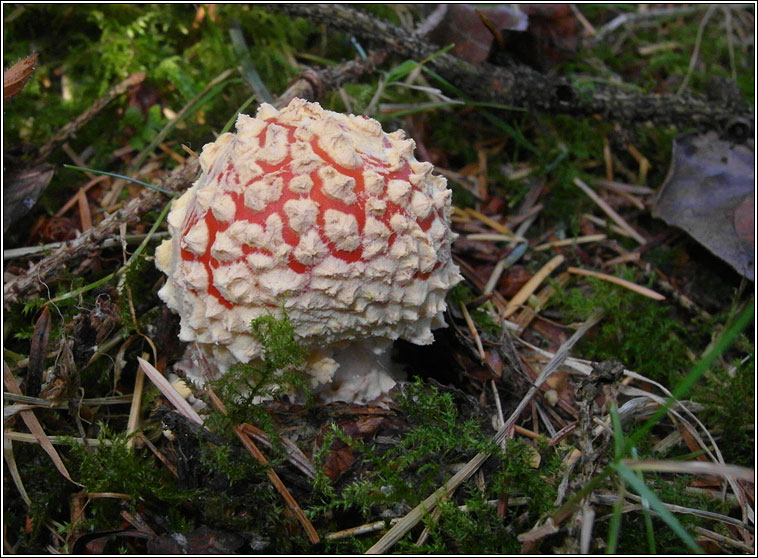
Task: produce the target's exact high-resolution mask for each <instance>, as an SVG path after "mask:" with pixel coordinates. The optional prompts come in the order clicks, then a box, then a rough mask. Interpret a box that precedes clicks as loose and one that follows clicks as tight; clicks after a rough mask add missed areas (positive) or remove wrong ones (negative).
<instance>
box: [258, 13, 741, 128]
mask: <svg viewBox="0 0 758 558" xmlns="http://www.w3.org/2000/svg"><path fill="white" fill-rule="evenodd" d="M270 9H275V10H280V11H282V12H284V13H287V14H289V15H292V16H299V17H304V18H306V19H308V20H309V21H312V22H314V23H323V24H326V25H327V26H328V27H329V28H331V29H334V30H337V31H343V32H345V33H350V34H352V35H355V36H358V37H361V38H362V39H363V40H366V41H369V42H371V43H373V44H375V45H377V46H379V47H380V48H383V49H386V50H389V51H391V52H393V53H395V54H398V55H400V56H405V57H408V58H413V59H416V60H422V59H424V58H426V57H428V56H430V55H432V54H434V53H435V52H437V51H438V50H439V47H437V46H435V45H432V44H430V43H429V42H427V41H425V40H424V39H422V38H421V37H419V36H418V35H414V34H409V33H408V32H407V31H405V30H404V29H401V28H399V27H397V26H395V25H392V24H391V23H388V22H386V21H383V20H380V19H377V18H375V17H373V16H371V15H369V14H366V13H364V12H361V11H360V10H357V9H355V8H351V7H348V6H345V5H341V4H276V5H271V6H270ZM427 65H428V66H429V67H430V68H431V69H432V70H434V71H435V72H437V73H438V74H440V75H441V76H442V77H444V78H445V79H446V80H448V81H450V82H451V83H453V84H454V85H455V86H456V87H458V88H459V89H461V90H462V91H463V92H464V93H465V94H466V95H468V96H469V97H470V98H471V99H472V100H476V101H486V102H497V103H501V104H506V105H511V106H515V107H520V108H525V109H527V110H531V111H538V112H547V113H551V114H557V113H563V114H571V115H574V116H590V115H595V114H600V115H601V116H602V117H603V118H605V119H606V120H609V121H613V122H619V123H625V124H632V123H643V122H653V123H654V124H657V125H674V126H677V127H680V128H697V129H704V130H705V129H708V130H715V131H718V132H720V133H727V134H729V135H730V136H731V137H733V138H738V139H740V138H744V137H748V136H752V134H753V114H752V112H751V111H750V109H749V108H748V107H747V106H745V105H743V104H742V103H739V102H738V103H735V102H733V101H731V100H730V97H729V96H728V95H724V96H719V95H714V98H708V99H706V98H703V97H699V96H695V95H689V94H687V95H654V94H640V93H637V92H634V91H629V90H627V89H623V88H620V87H616V86H609V85H593V86H592V87H591V88H589V87H588V88H587V89H586V90H583V91H581V90H579V89H578V88H577V87H576V86H575V85H574V84H573V83H571V81H569V80H568V79H566V78H559V77H553V76H546V75H544V74H541V73H539V72H537V71H535V70H532V69H531V68H528V67H525V66H520V65H515V64H514V65H513V66H509V67H507V68H506V67H501V66H494V65H492V64H486V63H485V64H481V65H478V66H474V65H472V64H469V63H468V62H466V61H464V60H461V59H459V58H456V57H455V56H452V55H449V54H442V55H438V56H435V57H434V58H432V59H431V60H429V61H428V62H427Z"/></svg>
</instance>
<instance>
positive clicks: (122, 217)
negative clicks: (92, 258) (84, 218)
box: [3, 159, 200, 308]
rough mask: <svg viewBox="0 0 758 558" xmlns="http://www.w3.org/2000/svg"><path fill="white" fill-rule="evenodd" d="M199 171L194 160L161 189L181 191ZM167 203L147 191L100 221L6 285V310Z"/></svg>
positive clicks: (171, 177)
mask: <svg viewBox="0 0 758 558" xmlns="http://www.w3.org/2000/svg"><path fill="white" fill-rule="evenodd" d="M199 169H200V165H199V163H198V161H197V159H194V160H190V161H188V163H187V165H186V166H184V167H180V168H178V169H176V170H175V171H174V172H172V173H171V174H170V175H169V176H168V177H166V178H165V179H164V180H163V181H162V182H161V185H162V186H163V188H165V189H167V190H171V191H178V190H181V189H182V188H184V187H185V186H186V185H188V184H189V183H190V182H192V180H194V178H195V176H196V175H197V172H198V170H199ZM164 203H165V195H164V194H161V193H159V192H156V191H154V190H146V191H143V192H142V193H141V194H140V195H139V196H138V197H136V198H133V199H132V200H130V201H129V202H128V203H127V204H126V205H125V206H124V207H122V208H121V209H119V210H118V211H115V212H114V213H112V214H111V215H109V216H108V217H106V218H105V219H103V220H102V221H100V222H99V223H98V224H97V225H95V226H94V227H92V228H91V229H90V230H88V231H86V232H84V233H82V234H81V235H79V236H78V237H77V238H76V239H74V240H72V241H70V242H68V243H65V244H63V245H62V246H61V247H60V248H58V250H56V251H55V252H54V253H53V254H51V255H49V256H47V257H46V258H43V259H42V260H40V261H39V262H37V263H35V264H33V265H31V266H30V267H29V269H28V270H26V272H25V273H24V274H23V275H18V276H15V277H11V278H9V279H8V280H6V282H5V285H3V293H4V300H3V303H4V305H5V307H6V308H7V307H8V306H10V305H11V304H14V303H16V302H18V300H19V299H20V298H28V297H32V296H34V295H35V294H36V293H37V292H39V291H40V290H41V289H42V288H43V286H44V284H45V283H46V282H47V281H50V280H52V279H53V278H54V276H55V275H56V274H57V273H59V272H60V271H62V270H65V269H67V268H69V266H70V265H71V261H72V260H74V259H77V258H80V257H82V256H83V255H85V254H86V253H88V252H89V251H90V250H92V249H93V247H95V246H97V245H98V244H99V243H100V242H101V241H102V240H103V239H105V238H106V237H109V236H110V235H112V234H113V233H114V232H115V231H116V229H118V226H119V225H120V224H121V223H124V222H126V223H134V222H137V221H139V218H140V217H141V215H142V214H143V213H145V212H147V211H150V210H152V209H153V208H155V207H157V206H159V205H160V204H164ZM81 272H82V270H79V273H81Z"/></svg>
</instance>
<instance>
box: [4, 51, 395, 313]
mask: <svg viewBox="0 0 758 558" xmlns="http://www.w3.org/2000/svg"><path fill="white" fill-rule="evenodd" d="M385 56H386V54H383V53H376V54H373V55H372V56H369V57H368V58H366V59H362V60H351V61H349V62H345V63H344V64H341V65H339V66H335V67H332V68H327V69H324V70H315V69H306V70H305V71H304V72H302V73H301V74H300V75H299V76H298V77H297V78H295V79H294V80H293V81H292V84H291V85H290V86H289V87H288V88H287V90H286V91H285V92H284V93H282V95H281V96H280V97H279V98H278V99H277V101H276V103H275V105H276V106H278V107H283V106H286V105H287V104H288V103H289V102H290V101H291V100H292V99H293V98H295V97H300V98H303V99H309V100H315V99H318V98H320V97H321V96H322V95H323V94H324V93H325V92H326V91H329V90H331V89H333V88H335V87H338V86H339V85H341V84H342V83H345V82H346V81H351V80H355V79H358V78H359V77H360V76H361V75H363V74H364V73H365V72H369V71H372V70H373V69H374V67H375V66H376V65H377V64H380V63H381V62H382V61H383V59H384V57H385ZM130 79H133V78H130ZM131 83H132V81H130V80H127V81H125V82H123V83H122V84H120V86H119V88H118V90H119V91H120V90H121V87H123V86H128V85H129V84H131ZM116 89H117V88H114V90H116ZM109 95H110V94H109ZM90 112H91V110H90V111H87V113H86V114H89V113H90ZM80 120H82V121H83V122H86V119H83V118H82V117H80V118H78V119H77V120H76V122H79V121H80ZM67 129H68V128H64V129H62V130H61V132H59V133H58V134H57V135H56V138H57V137H64V136H65V134H67V133H68V132H66V130H67ZM77 129H78V128H77ZM64 132H65V134H64ZM51 145H52V144H51ZM199 171H200V165H199V164H198V161H197V159H195V158H193V159H192V160H190V161H189V162H188V163H187V164H186V165H184V166H182V167H180V168H178V169H176V170H174V171H173V172H172V173H171V174H170V175H169V176H168V177H167V178H165V179H164V180H163V181H162V183H161V184H160V186H161V187H162V188H164V189H166V190H171V191H175V192H182V191H183V190H185V189H186V188H187V187H188V186H189V185H190V184H191V183H192V182H193V181H194V180H195V178H196V177H197V175H198V173H199ZM166 200H167V198H166V196H165V194H162V193H160V192H157V191H155V190H146V191H144V192H142V194H140V195H139V196H138V197H136V198H133V199H132V200H130V201H129V202H128V203H127V204H126V205H125V206H124V207H122V208H121V209H120V210H118V211H116V212H115V213H113V214H111V215H110V216H108V217H106V218H105V219H103V220H102V221H101V222H100V223H98V224H97V225H95V226H94V227H92V228H91V229H89V230H87V231H85V232H84V233H82V234H81V235H80V236H79V237H77V238H76V239H74V240H72V241H71V242H68V243H66V244H64V245H63V246H61V247H60V248H58V249H56V250H55V251H54V252H53V253H52V254H50V255H49V256H47V257H45V258H43V259H42V260H40V261H38V262H37V263H34V264H32V265H31V266H30V267H29V268H28V269H27V270H25V271H24V272H23V273H21V274H19V275H6V277H5V281H4V285H3V295H4V296H3V304H4V306H5V307H6V308H7V307H8V306H9V305H11V304H14V303H16V302H19V301H21V300H24V299H27V298H29V297H32V296H35V295H36V294H37V293H39V292H40V291H41V290H43V288H44V285H45V284H46V283H48V282H50V281H52V280H54V279H55V277H56V275H57V274H58V273H60V272H61V271H62V270H65V269H71V265H72V263H73V262H76V261H78V260H81V259H82V258H83V257H85V256H86V255H87V254H89V253H90V252H92V251H93V250H94V251H97V250H99V249H100V244H101V242H102V241H103V240H105V239H106V238H109V237H111V236H112V235H114V234H115V233H116V231H117V230H118V227H119V225H120V224H121V223H136V222H138V221H139V219H140V218H141V216H142V215H144V214H145V213H147V212H149V211H151V210H153V209H155V208H156V207H159V206H160V205H161V204H163V203H166ZM84 271H85V270H84V269H82V268H80V269H78V270H77V272H78V273H82V272H84Z"/></svg>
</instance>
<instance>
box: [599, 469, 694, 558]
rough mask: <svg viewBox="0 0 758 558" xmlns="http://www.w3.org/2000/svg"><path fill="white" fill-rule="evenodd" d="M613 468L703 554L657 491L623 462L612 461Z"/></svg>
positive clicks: (687, 541)
mask: <svg viewBox="0 0 758 558" xmlns="http://www.w3.org/2000/svg"><path fill="white" fill-rule="evenodd" d="M611 468H613V469H614V470H615V471H616V472H617V473H618V474H619V475H621V477H622V478H623V479H624V480H625V481H626V482H627V484H628V485H629V486H631V487H632V488H633V489H634V491H635V492H637V494H639V495H640V497H641V498H643V499H644V500H647V502H648V503H649V504H650V507H651V508H652V509H653V510H654V511H655V513H657V514H658V516H659V517H660V518H661V519H662V520H663V521H665V522H666V525H668V526H669V527H670V528H671V530H672V531H674V533H676V534H677V536H678V537H679V538H680V539H682V541H683V542H684V544H686V545H687V546H688V547H689V548H690V549H691V550H692V551H693V552H696V553H697V554H703V549H702V548H700V546H699V545H698V544H697V543H696V542H695V539H693V538H692V535H690V534H689V533H688V532H687V530H686V529H685V528H684V527H682V524H681V523H679V520H678V519H677V518H676V517H675V516H674V514H672V513H671V512H670V511H668V510H667V509H666V506H664V505H663V502H661V500H660V499H659V498H658V496H657V495H656V493H655V492H653V491H652V490H650V489H649V488H648V486H647V485H646V484H645V482H644V481H643V480H642V479H640V478H639V477H638V476H637V475H636V474H635V473H634V471H632V470H631V469H630V468H629V467H627V466H626V465H624V464H623V463H612V464H611Z"/></svg>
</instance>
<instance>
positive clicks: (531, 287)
mask: <svg viewBox="0 0 758 558" xmlns="http://www.w3.org/2000/svg"><path fill="white" fill-rule="evenodd" d="M564 261H565V258H564V257H563V256H562V255H560V254H559V255H557V256H555V257H553V258H552V259H551V260H550V261H549V262H547V263H546V264H545V265H543V266H542V268H540V270H539V271H538V272H537V273H535V274H534V275H533V276H532V277H531V279H529V281H527V282H526V283H525V284H524V286H523V287H521V288H520V289H519V291H518V292H517V293H516V294H515V295H514V296H513V298H512V299H511V301H510V302H509V303H508V305H507V306H506V307H505V310H504V311H503V314H502V316H501V319H506V318H507V317H508V316H510V315H511V314H513V313H514V312H515V311H516V310H518V308H519V307H520V306H521V305H522V304H523V303H524V302H526V300H527V299H528V298H529V297H530V296H531V295H532V293H534V291H536V290H537V287H539V286H540V284H541V283H542V282H543V281H544V280H545V279H547V277H548V276H549V275H550V274H551V273H552V272H553V271H555V270H556V269H557V268H558V266H560V265H561V264H562V263H563V262H564Z"/></svg>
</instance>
